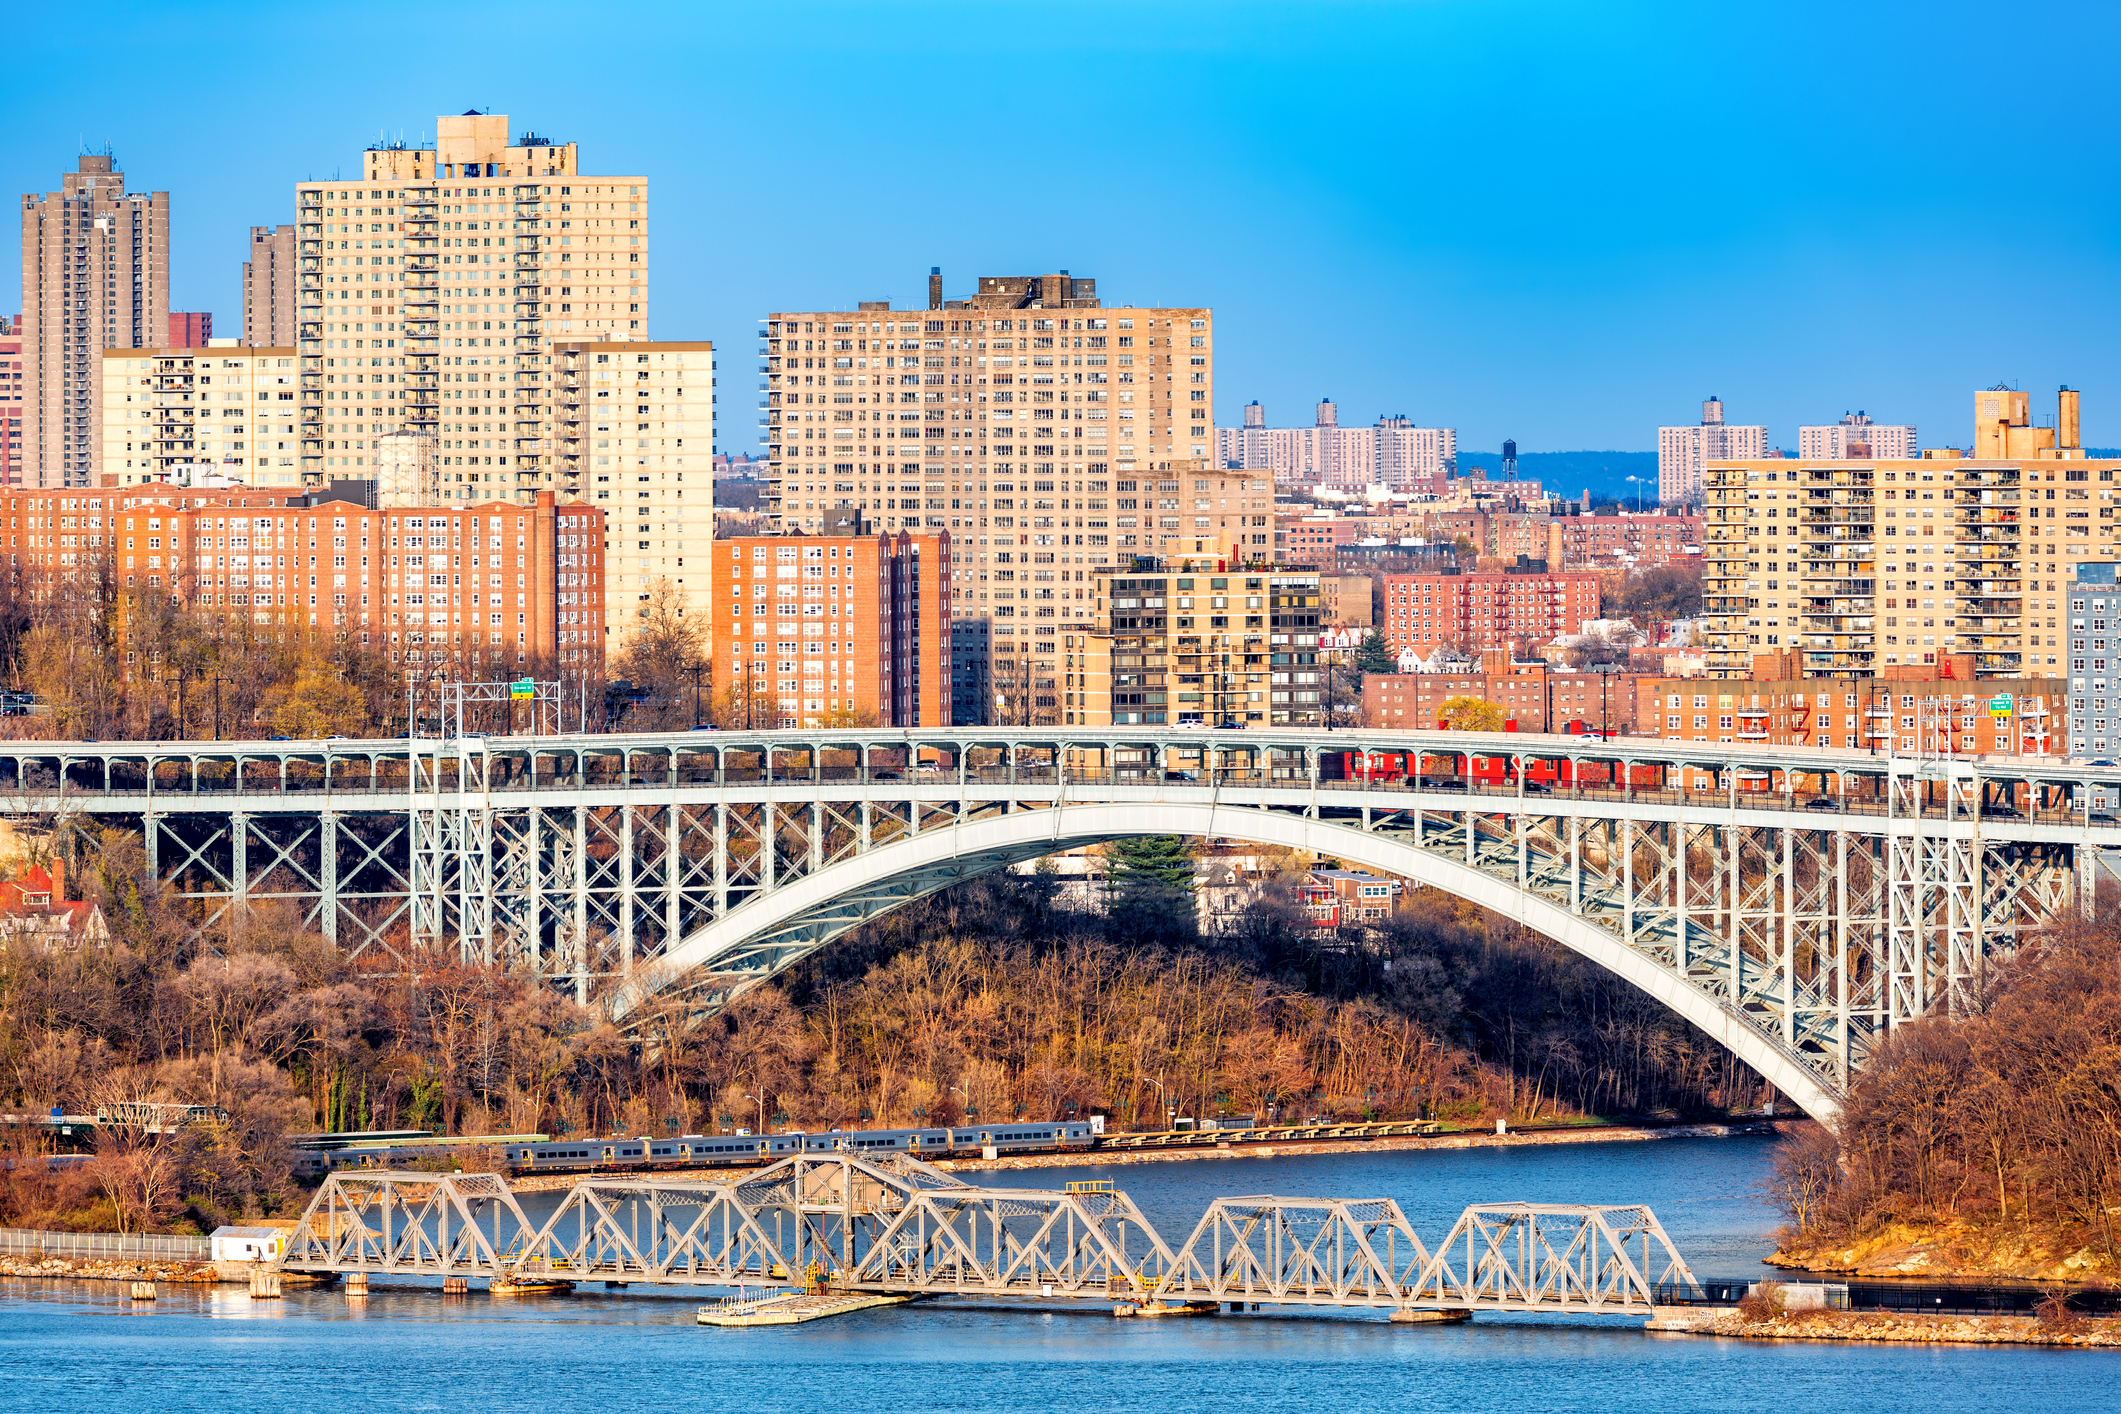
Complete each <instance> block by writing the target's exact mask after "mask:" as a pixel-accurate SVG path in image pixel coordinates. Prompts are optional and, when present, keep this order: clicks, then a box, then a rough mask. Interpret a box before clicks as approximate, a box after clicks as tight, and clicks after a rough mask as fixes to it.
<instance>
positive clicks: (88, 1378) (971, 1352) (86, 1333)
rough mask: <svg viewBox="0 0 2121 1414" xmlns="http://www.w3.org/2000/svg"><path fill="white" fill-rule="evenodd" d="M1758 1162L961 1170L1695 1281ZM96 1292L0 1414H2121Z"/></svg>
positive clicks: (1354, 1354) (1500, 1155)
mask: <svg viewBox="0 0 2121 1414" xmlns="http://www.w3.org/2000/svg"><path fill="white" fill-rule="evenodd" d="M1772 1142H1773V1141H1770V1140H1766V1139H1722V1140H1671V1141H1662V1142H1658V1143H1648V1144H1582V1145H1556V1146H1542V1147H1528V1148H1521V1149H1518V1148H1511V1149H1473V1150H1459V1151H1445V1152H1435V1151H1431V1152H1413V1153H1406V1152H1379V1153H1372V1154H1349V1155H1317V1156H1304V1157H1295V1158H1286V1159H1259V1158H1241V1159H1239V1158H1233V1159H1221V1160H1205V1159H1204V1160H1197V1161H1187V1162H1176V1163H1156V1164H1127V1165H1118V1166H1112V1167H1109V1168H1098V1167H1092V1166H1084V1167H1081V1168H1071V1169H1034V1170H1015V1171H1004V1172H998V1173H991V1174H983V1175H977V1176H975V1175H967V1177H971V1178H974V1180H975V1181H982V1182H990V1183H996V1184H1009V1185H1012V1186H1021V1187H1052V1186H1058V1185H1059V1184H1060V1183H1062V1182H1064V1181H1066V1180H1068V1179H1071V1178H1092V1177H1096V1178H1111V1179H1113V1180H1114V1181H1115V1182H1116V1183H1117V1184H1118V1185H1119V1186H1120V1187H1122V1188H1125V1189H1126V1190H1127V1191H1128V1192H1130V1193H1131V1194H1133V1195H1134V1197H1135V1199H1136V1201H1137V1202H1139V1203H1140V1204H1141V1206H1142V1207H1143V1209H1144V1211H1145V1212H1146V1213H1147V1214H1148V1215H1149V1217H1150V1218H1151V1219H1152V1220H1153V1221H1155V1222H1156V1223H1157V1225H1158V1227H1159V1229H1160V1230H1161V1231H1163V1233H1164V1235H1165V1238H1166V1240H1167V1241H1170V1242H1172V1243H1173V1245H1174V1246H1175V1245H1176V1244H1177V1243H1179V1242H1181V1241H1183V1240H1184V1237H1185V1235H1186V1232H1187V1231H1188V1230H1190V1228H1191V1225H1192V1223H1193V1221H1194V1220H1195V1219H1196V1218H1197V1217H1198V1216H1199V1214H1200V1211H1201V1209H1202V1207H1203V1206H1204V1205H1205V1204H1206V1202H1207V1200H1208V1199H1209V1198H1210V1197H1212V1196H1215V1195H1217V1194H1238V1193H1277V1194H1280V1195H1283V1196H1293V1197H1320V1196H1332V1197H1390V1198H1393V1199H1396V1200H1397V1201H1398V1202H1399V1203H1400V1205H1401V1206H1402V1207H1403V1208H1404V1209H1405V1210H1406V1212H1407V1214H1408V1216H1409V1218H1410V1219H1411V1220H1412V1221H1413V1223H1414V1225H1415V1228H1416V1230H1417V1231H1418V1232H1420V1233H1421V1234H1422V1236H1423V1237H1424V1238H1429V1239H1431V1240H1433V1239H1434V1238H1436V1237H1440V1236H1441V1235H1442V1233H1443V1232H1444V1231H1445V1230H1446V1229H1447V1228H1448V1226H1449V1225H1450V1223H1451V1222H1452V1221H1453V1220H1454V1219H1455V1218H1456V1217H1457V1215H1458V1213H1459V1211H1460V1210H1461V1209H1462V1208H1464V1207H1465V1205H1466V1204H1467V1203H1470V1202H1476V1201H1478V1202H1492V1201H1508V1200H1516V1199H1522V1200H1529V1201H1534V1202H1612V1203H1633V1202H1648V1203H1649V1204H1651V1205H1652V1206H1653V1207H1654V1208H1655V1210H1656V1211H1657V1214H1658V1216H1659V1218H1660V1219H1661V1220H1662V1221H1663V1223H1664V1225H1665V1228H1666V1230H1667V1231H1668V1232H1669V1233H1670V1234H1671V1236H1672V1238H1673V1240H1674V1242H1675V1243H1677V1244H1678V1246H1679V1247H1680V1250H1681V1252H1682V1254H1683V1255H1684V1256H1686V1258H1687V1259H1688V1260H1689V1262H1690V1263H1691V1264H1692V1265H1693V1267H1694V1270H1695V1271H1696V1272H1697V1273H1699V1274H1702V1275H1745V1274H1749V1273H1758V1272H1761V1271H1763V1270H1764V1269H1763V1268H1761V1267H1760V1266H1759V1265H1758V1263H1759V1258H1760V1257H1761V1255H1763V1254H1764V1253H1765V1252H1766V1251H1768V1250H1769V1245H1770V1244H1769V1242H1768V1239H1767V1235H1768V1233H1769V1232H1771V1231H1772V1229H1773V1228H1774V1226H1775V1215H1774V1214H1773V1213H1772V1212H1771V1211H1769V1210H1768V1209H1766V1208H1765V1207H1764V1206H1762V1205H1761V1204H1760V1202H1759V1200H1758V1196H1757V1191H1756V1190H1757V1185H1758V1183H1759V1181H1760V1179H1761V1177H1762V1176H1763V1174H1764V1173H1765V1171H1766V1167H1767V1158H1768V1153H1769V1151H1770V1149H1771V1146H1772ZM124 1292H125V1288H124V1287H123V1286H122V1285H121V1284H118V1283H110V1282H30V1281H6V1280H0V1409H34V1410H60V1409H66V1410H72V1409H87V1410H97V1409H107V1408H119V1409H154V1410H211V1411H214V1414H252V1412H253V1411H257V1414H264V1412H265V1411H273V1414H281V1411H286V1410H289V1409H298V1410H299V1409H312V1408H333V1409H340V1408H360V1409H363V1410H451V1411H455V1410H487V1409H494V1410H504V1409H505V1410H536V1411H548V1410H551V1411H558V1410H571V1409H579V1408H585V1407H586V1408H589V1409H591V1410H596V1411H602V1410H604V1409H611V1410H621V1409H625V1410H630V1409H635V1408H642V1407H667V1408H670V1409H674V1410H687V1411H691V1410H701V1411H722V1410H745V1411H760V1414H783V1411H792V1410H797V1409H805V1408H808V1409H827V1408H829V1409H831V1410H833V1411H834V1414H904V1411H908V1410H920V1411H959V1410H962V1411H979V1412H980V1414H987V1412H988V1411H1008V1412H1009V1414H1014V1412H1015V1411H1024V1414H1055V1411H1057V1410H1062V1411H1066V1414H1104V1411H1112V1414H1142V1412H1143V1411H1144V1410H1174V1409H1175V1410H1179V1411H1182V1412H1183V1414H1190V1411H1193V1410H1196V1409H1204V1408H1212V1409H1213V1410H1214V1411H1215V1414H1222V1411H1250V1410H1262V1411H1281V1410H1290V1411H1304V1414H1315V1411H1322V1410H1332V1411H1337V1410H1342V1409H1348V1408H1356V1407H1365V1406H1368V1407H1374V1408H1377V1409H1380V1410H1394V1411H1397V1410H1472V1409H1508V1410H1510V1411H1512V1414H1538V1411H1549V1410H1553V1411H1563V1410H1568V1411H1574V1410H1584V1411H1598V1414H1612V1411H1614V1410H1628V1411H1633V1410H1645V1411H1666V1410H1671V1411H1681V1410H1687V1411H1691V1410H1714V1411H1722V1410H1730V1411H1745V1414H1757V1411H1758V1410H1760V1409H1762V1408H1821V1409H1856V1408H1863V1407H1866V1406H1868V1407H1876V1408H1886V1409H1920V1410H1924V1411H1938V1414H1957V1411H1968V1414H1974V1411H1979V1414H1997V1411H1999V1410H2010V1409H2041V1408H2049V1407H2054V1406H2055V1405H2057V1404H2059V1403H2061V1402H2062V1401H2064V1400H2066V1401H2068V1403H2069V1404H2070V1405H2071V1406H2072V1407H2074V1408H2077V1409H2098V1410H2103V1409H2121V1358H2117V1357H2116V1356H2115V1355H2113V1354H2110V1353H2105V1352H2082V1351H2056V1350H2040V1349H2013V1348H1982V1347H1965V1348H1953V1347H1944V1348H1937V1349H1917V1348H1905V1347H1895V1346H1864V1345H1811V1344H1797V1343H1791V1344H1772V1345H1770V1344H1755V1343H1748V1342H1739V1341H1721V1340H1709V1339H1703V1338H1699V1337H1690V1336H1658V1335H1650V1334H1647V1333H1645V1332H1644V1331H1642V1330H1641V1329H1640V1326H1639V1322H1634V1321H1625V1320H1616V1319H1612V1318H1586V1319H1563V1318H1546V1317H1518V1318H1504V1317H1492V1316H1482V1317H1477V1318H1476V1319H1475V1320H1473V1321H1472V1322H1471V1323H1469V1324H1465V1325H1456V1326H1393V1325H1390V1324H1388V1323H1387V1322H1385V1321H1384V1320H1383V1319H1382V1318H1381V1317H1379V1316H1376V1315H1371V1314H1304V1313H1294V1312H1290V1313H1276V1312H1272V1311H1269V1312H1262V1313H1259V1314H1251V1313H1247V1314H1245V1315H1242V1316H1219V1317H1216V1318H1213V1319H1199V1320H1183V1321H1169V1322H1153V1321H1116V1320H1113V1319H1112V1318H1111V1317H1110V1316H1109V1315H1108V1314H1105V1313H1104V1312H1103V1311H1101V1310H1100V1311H1090V1310H1084V1311H1079V1312H1063V1311H1053V1310H1038V1311H1030V1312H1026V1311H1018V1310H1011V1309H1009V1308H1006V1307H1002V1306H980V1305H971V1304H965V1303H957V1302H936V1303H928V1304H923V1305H918V1306H913V1307H905V1308H899V1309H895V1310H884V1311H873V1312H863V1313H859V1314H856V1315H853V1316H846V1317H841V1318H838V1319H836V1320H831V1321H822V1322H818V1323H815V1324H811V1325H805V1326H796V1327H782V1328H770V1329H763V1330H717V1329H712V1328H706V1327H701V1326H699V1325H697V1324H695V1323H694V1321H693V1309H694V1307H695V1306H696V1305H697V1304H698V1302H699V1301H700V1299H701V1297H700V1296H699V1295H698V1294H685V1295H675V1296H674V1295H663V1296H656V1295H650V1294H644V1292H643V1290H642V1289H641V1288H634V1289H633V1290H630V1291H627V1292H624V1293H617V1292H613V1293H606V1292H604V1291H603V1290H601V1289H598V1288H585V1289H584V1290H582V1291H579V1292H577V1293H575V1294H573V1295H571V1296H565V1297H556V1298H539V1299H528V1300H516V1301H510V1300H504V1299H494V1298H490V1297H487V1296H484V1295H474V1296H471V1297H468V1298H444V1297H443V1296H441V1295H440V1294H439V1292H438V1291H436V1290H435V1289H433V1288H431V1287H429V1288H425V1289H422V1288H415V1287H403V1288H399V1287H390V1286H379V1287H378V1288H377V1289H376V1291H375V1293H374V1294H373V1295H372V1296H371V1297H370V1298H369V1299H368V1300H367V1301H366V1302H365V1303H349V1302H348V1301H347V1299H346V1298H345V1296H344V1295H342V1294H341V1293H339V1292H338V1291H337V1290H334V1289H295V1290H291V1292H290V1294H289V1295H288V1296H287V1297H286V1298H284V1299H283V1300H281V1301H278V1302H253V1301H251V1300H250V1299H249V1297H248V1296H246V1295H244V1294H242V1292H241V1291H240V1290H239V1289H238V1288H234V1287H214V1288H204V1289H196V1288H195V1289H184V1288H174V1289H172V1288H164V1292H165V1294H164V1296H163V1298H162V1299H161V1300H160V1301H157V1302H155V1303H154V1304H153V1305H152V1306H151V1307H144V1308H139V1309H135V1308H134V1307H133V1305H132V1303H131V1302H130V1301H128V1300H126V1299H125V1296H124Z"/></svg>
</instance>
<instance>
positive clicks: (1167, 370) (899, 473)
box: [762, 269, 1272, 723]
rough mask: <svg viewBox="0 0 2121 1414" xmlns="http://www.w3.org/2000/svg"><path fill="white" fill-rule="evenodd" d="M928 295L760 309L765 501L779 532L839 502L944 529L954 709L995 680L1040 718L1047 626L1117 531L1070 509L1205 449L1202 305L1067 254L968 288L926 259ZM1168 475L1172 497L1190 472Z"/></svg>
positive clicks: (1101, 499) (1210, 356) (1082, 592)
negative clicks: (1077, 264) (950, 290)
mask: <svg viewBox="0 0 2121 1414" xmlns="http://www.w3.org/2000/svg"><path fill="white" fill-rule="evenodd" d="M927 306H928V307H927V308H926V309H920V310H893V309H892V308H891V305H890V303H889V301H864V302H862V303H860V304H858V305H856V306H855V308H853V309H851V310H847V309H843V310H836V311H835V310H824V311H816V310H813V311H807V312H798V311H782V312H778V313H774V314H770V315H768V316H767V317H766V325H765V332H764V335H763V338H764V340H765V344H764V348H763V349H762V353H763V355H764V359H763V361H764V363H765V365H766V383H767V394H766V403H767V407H766V411H765V423H766V438H767V454H768V457H769V460H770V463H771V466H770V471H769V480H768V485H767V491H766V503H767V511H768V513H769V515H771V516H772V518H773V521H774V523H775V524H776V525H777V526H778V527H779V528H780V529H781V530H782V531H784V532H815V531H818V530H820V529H822V528H823V527H824V526H825V525H826V524H827V523H828V522H829V520H830V519H831V518H832V516H833V515H834V513H835V510H836V508H838V507H841V506H842V505H846V506H849V507H867V508H868V509H869V510H870V511H871V512H872V513H873V517H872V518H873V519H874V520H875V522H876V523H877V524H878V526H880V527H881V528H883V529H885V530H893V531H913V530H921V531H923V532H925V533H927V534H936V533H938V532H941V531H946V530H947V531H948V532H950V536H951V543H952V555H951V575H952V583H950V584H949V585H947V586H945V587H946V589H947V590H948V591H949V604H948V610H949V614H950V619H951V625H950V628H951V631H950V635H949V637H950V645H951V654H952V658H953V666H954V673H955V681H956V682H957V684H958V688H959V690H958V692H957V693H956V695H955V698H954V700H953V703H952V707H951V711H952V715H953V719H954V720H956V721H959V722H983V721H987V720H989V719H990V717H991V715H992V714H993V712H994V710H995V705H994V704H995V700H996V698H997V696H998V695H1000V694H998V692H997V691H996V689H995V686H994V685H995V684H996V683H999V682H1002V681H1009V682H1015V683H1017V684H1019V686H1018V688H1017V689H1016V691H1015V692H1014V694H1013V696H1012V701H1011V711H1010V715H1011V717H1012V718H1013V719H1016V718H1019V717H1020V715H1021V714H1022V713H1023V712H1024V711H1025V710H1026V709H1028V713H1029V717H1028V720H1030V721H1033V722H1048V723H1057V722H1059V721H1060V720H1061V713H1062V703H1061V697H1062V696H1063V689H1062V687H1061V679H1062V677H1063V676H1064V674H1063V672H1062V670H1061V669H1062V664H1061V659H1062V656H1063V653H1062V645H1060V644H1059V643H1058V641H1057V640H1058V639H1059V637H1060V636H1061V634H1060V627H1061V624H1062V622H1063V621H1064V620H1067V619H1079V620H1080V621H1081V631H1082V632H1083V633H1087V632H1088V628H1089V618H1090V597H1091V596H1090V582H1089V575H1090V574H1091V572H1092V571H1093V570H1094V569H1095V568H1097V567H1098V566H1101V565H1105V564H1109V563H1112V559H1111V557H1112V555H1113V554H1114V553H1116V552H1117V550H1118V548H1119V547H1118V546H1117V545H1116V544H1115V543H1114V541H1113V538H1112V536H1113V529H1112V526H1111V524H1110V523H1109V522H1107V521H1106V520H1105V518H1104V517H1102V516H1098V517H1086V516H1084V515H1083V514H1082V513H1083V512H1084V510H1085V509H1086V508H1088V507H1094V508H1095V509H1096V510H1099V511H1104V512H1107V514H1110V513H1111V511H1112V509H1113V503H1112V501H1111V500H1110V498H1111V497H1113V496H1114V495H1115V492H1114V490H1113V488H1114V487H1115V486H1116V485H1118V484H1119V483H1120V481H1122V480H1125V481H1128V482H1140V480H1141V478H1144V477H1149V476H1152V475H1156V474H1158V473H1159V472H1162V471H1164V470H1165V469H1169V468H1172V467H1173V466H1175V465H1176V464H1179V463H1192V464H1195V465H1196V466H1205V464H1206V462H1207V461H1208V459H1209V457H1210V455H1211V449H1212V446H1213V443H1212V442H1211V440H1210V432H1209V428H1210V425H1211V419H1210V417H1209V409H1210V408H1212V407H1213V406H1214V393H1215V379H1214V358H1215V337H1214V327H1213V326H1214V316H1213V314H1212V312H1211V311H1209V310H1207V309H1204V308H1162V307H1158V308H1150V307H1148V306H1139V305H1125V306H1106V305H1105V304H1103V303H1102V302H1101V301H1100V300H1099V298H1098V294H1097V282H1096V281H1095V280H1091V279H1081V278H1077V277H1075V276H1073V275H1071V274H1070V273H1069V272H1067V271H1065V270H1063V271H1061V272H1059V273H1057V274H1050V275H988V276H982V277H980V279H979V282H978V285H977V287H976V290H975V292H974V293H973V294H972V295H971V296H970V297H969V298H965V299H946V298H944V295H943V277H942V272H941V270H940V269H935V270H931V271H930V274H929V279H928V299H927ZM1152 466H1153V467H1155V468H1157V469H1158V471H1157V472H1152V470H1151V468H1152ZM1167 479H1169V480H1170V481H1172V483H1173V489H1172V491H1171V493H1170V495H1169V499H1171V500H1172V501H1173V502H1174V504H1173V506H1172V510H1173V512H1174V513H1176V512H1179V511H1180V509H1181V507H1180V504H1179V503H1181V502H1183V503H1184V504H1185V505H1188V506H1189V505H1190V502H1191V497H1192V488H1191V486H1190V481H1191V480H1194V479H1199V478H1197V477H1180V476H1176V475H1172V476H1169V477H1168V478H1167ZM1181 482H1185V483H1187V484H1186V486H1185V490H1184V491H1183V492H1182V491H1180V489H1179V483H1181ZM1158 484H1159V485H1161V482H1159V483H1158ZM1130 489H1136V488H1130ZM1144 494H1150V495H1154V494H1156V493H1155V492H1148V493H1144ZM1266 497H1267V499H1268V501H1269V502H1270V504H1268V505H1267V506H1265V507H1263V509H1264V510H1265V511H1266V512H1268V513H1269V514H1271V512H1272V505H1271V499H1272V490H1271V487H1270V488H1269V489H1268V491H1267V493H1266ZM1159 505H1160V503H1159ZM998 509H1005V513H1006V517H1007V519H1006V521H1004V520H1003V519H1002V518H1000V517H997V516H995V515H994V514H993V512H994V511H996V510H998ZM1153 509H1154V508H1152V510H1153ZM1025 512H1030V514H1025ZM1086 520H1088V521H1089V523H1088V524H1085V521H1086ZM1190 525H1191V522H1190V520H1189V521H1188V522H1187V528H1190ZM1178 528H1179V527H1177V526H1174V529H1178ZM1137 548H1139V547H1137ZM1262 548H1263V553H1271V549H1270V548H1269V547H1262ZM1004 582H1006V583H1007V585H1008V588H1007V591H1006V593H1007V604H1006V609H1007V612H1006V613H1004V612H1003V610H1004V607H1005V606H1004V605H1003V604H1001V603H1000V602H997V601H999V600H1000V599H1001V598H1002V596H1003V593H1004V591H1003V589H1002V587H1001V586H1002V584H1003V583H1004ZM990 596H991V597H990ZM1022 600H1030V601H1031V602H1029V603H1023V602H1020V601H1022ZM1063 601H1065V602H1063ZM1019 611H1020V612H1019ZM1026 620H1029V622H1026ZM1026 683H1028V689H1026V688H1025V687H1024V686H1023V685H1024V684H1026Z"/></svg>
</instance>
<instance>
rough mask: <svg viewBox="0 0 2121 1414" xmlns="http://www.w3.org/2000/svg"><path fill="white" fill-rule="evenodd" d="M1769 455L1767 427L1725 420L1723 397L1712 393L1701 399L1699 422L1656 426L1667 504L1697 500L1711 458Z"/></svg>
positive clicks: (1661, 492) (1661, 489)
mask: <svg viewBox="0 0 2121 1414" xmlns="http://www.w3.org/2000/svg"><path fill="white" fill-rule="evenodd" d="M1766 455H1767V428H1765V427H1755V426H1745V427H1741V426H1736V425H1734V424H1731V423H1727V422H1725V421H1724V420H1723V400H1722V399H1721V398H1715V397H1711V398H1709V399H1707V400H1706V401H1705V402H1703V403H1702V405H1701V421H1700V422H1699V423H1698V424H1697V425H1695V426H1693V427H1660V428H1658V429H1657V500H1658V502H1659V504H1661V505H1666V506H1680V505H1695V504H1698V503H1699V502H1700V500H1701V491H1702V475H1703V473H1704V472H1705V471H1706V470H1707V468H1708V464H1709V463H1710V462H1712V461H1751V460H1757V459H1759V458H1762V457H1765V456H1766Z"/></svg>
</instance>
